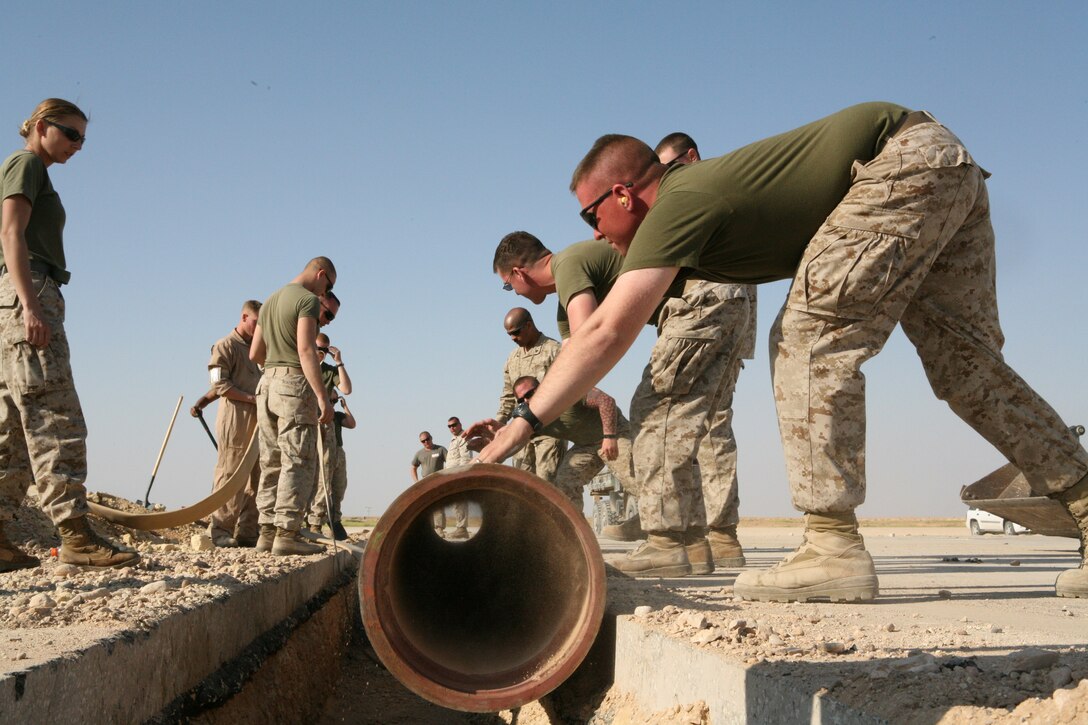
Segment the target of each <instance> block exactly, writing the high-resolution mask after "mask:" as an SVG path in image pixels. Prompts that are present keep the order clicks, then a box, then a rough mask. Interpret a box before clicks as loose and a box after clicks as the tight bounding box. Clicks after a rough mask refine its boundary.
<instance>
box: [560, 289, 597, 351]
mask: <svg viewBox="0 0 1088 725" xmlns="http://www.w3.org/2000/svg"><path fill="white" fill-rule="evenodd" d="M596 311H597V298H596V297H595V296H594V294H593V290H591V289H584V290H582V291H581V292H578V293H576V294H574V295H572V296H571V298H570V299H569V300H567V323H568V324H570V334H571V335H572V336H573V335H574V333H576V332H578V330H579V328H581V327H582V325H583V324H585V321H586V320H588V319H589V316H590V315H592V314H593V313H594V312H596ZM567 339H568V340H569V339H570V338H567Z"/></svg>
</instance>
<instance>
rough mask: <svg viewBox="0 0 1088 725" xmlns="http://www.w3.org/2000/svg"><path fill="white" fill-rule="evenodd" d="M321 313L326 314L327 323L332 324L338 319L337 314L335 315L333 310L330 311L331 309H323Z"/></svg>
mask: <svg viewBox="0 0 1088 725" xmlns="http://www.w3.org/2000/svg"><path fill="white" fill-rule="evenodd" d="M321 311H322V312H323V313H325V320H326V321H327V322H332V321H333V320H335V319H336V313H334V312H333V311H332V310H330V309H329V308H328V307H322V308H321ZM318 349H319V350H320V349H321V348H318Z"/></svg>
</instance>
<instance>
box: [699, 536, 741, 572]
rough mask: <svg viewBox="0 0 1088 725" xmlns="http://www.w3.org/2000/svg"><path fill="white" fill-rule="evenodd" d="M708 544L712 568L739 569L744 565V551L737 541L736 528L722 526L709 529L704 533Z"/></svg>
mask: <svg viewBox="0 0 1088 725" xmlns="http://www.w3.org/2000/svg"><path fill="white" fill-rule="evenodd" d="M706 538H707V541H709V542H710V551H711V553H712V554H713V555H714V566H720V567H721V568H723V569H740V568H741V567H742V566H744V564H745V563H746V562H745V561H744V549H742V548H741V547H740V541H739V540H738V539H737V527H736V526H723V527H722V528H720V529H710V530H709V531H708V532H707V533H706Z"/></svg>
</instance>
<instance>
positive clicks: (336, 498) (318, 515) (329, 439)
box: [306, 423, 348, 526]
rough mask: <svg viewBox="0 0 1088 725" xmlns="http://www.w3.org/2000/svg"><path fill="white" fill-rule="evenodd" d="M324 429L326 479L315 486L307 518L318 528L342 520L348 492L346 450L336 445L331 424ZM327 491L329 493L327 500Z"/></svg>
mask: <svg viewBox="0 0 1088 725" xmlns="http://www.w3.org/2000/svg"><path fill="white" fill-rule="evenodd" d="M322 428H323V436H324V443H325V457H324V459H323V461H322V464H323V465H324V466H325V477H324V480H322V478H321V477H320V476H319V477H318V479H317V482H316V483H315V485H314V497H313V501H312V502H311V503H310V512H309V514H308V515H307V517H306V518H307V521H308V522H309V523H311V524H314V525H318V526H320V525H321V524H323V523H325V522H328V523H330V524H333V523H336V522H337V521H339V520H340V504H341V503H342V502H343V500H344V494H345V493H347V490H348V467H347V456H345V455H344V449H343V448H342V447H341V446H339V445H337V443H336V430H335V428H334V426H333V424H332V423H329V424H328V425H325V426H322ZM326 491H327V492H328V497H327V499H326ZM330 505H331V506H332V511H331V512H330V511H329V506H330Z"/></svg>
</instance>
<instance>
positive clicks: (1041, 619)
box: [601, 527, 1088, 723]
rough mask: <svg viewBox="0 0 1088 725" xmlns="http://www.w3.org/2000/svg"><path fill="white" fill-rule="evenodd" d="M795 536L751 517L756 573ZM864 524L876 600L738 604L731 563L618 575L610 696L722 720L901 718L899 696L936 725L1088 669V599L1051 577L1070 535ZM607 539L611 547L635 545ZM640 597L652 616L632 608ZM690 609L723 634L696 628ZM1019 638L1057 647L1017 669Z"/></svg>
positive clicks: (1070, 554) (612, 583)
mask: <svg viewBox="0 0 1088 725" xmlns="http://www.w3.org/2000/svg"><path fill="white" fill-rule="evenodd" d="M800 534H801V532H800V530H799V529H789V528H770V527H768V528H758V529H753V528H747V529H746V528H744V527H742V528H741V530H740V537H741V541H742V543H743V544H744V545H745V552H746V556H747V558H748V565H749V567H752V566H754V567H767V566H771V565H772V564H774V563H776V562H777V561H779V560H780V559H781V557H782V556H783V555H784V554H785V553H787V552H789V551H791V550H793V548H794V547H796V546H797V545H798V544H799V543H800ZM863 534H864V535H865V537H866V542H867V546H868V548H869V550H870V551H871V553H872V554H873V557H874V560H875V561H876V566H877V571H878V575H879V577H880V585H881V596H880V597H879V598H878V599H877V600H876V601H875V602H873V603H870V604H830V603H818V604H817V603H809V604H778V603H752V602H744V601H741V600H736V599H734V598H733V597H732V581H733V579H734V578H735V576H736V573H737V572H735V571H732V572H717V573H715V574H714V575H710V576H705V577H685V578H678V579H672V580H660V579H658V580H630V579H627V578H626V577H612V578H610V579H609V587H610V591H609V601H610V604H609V607H610V609H609V613H610V614H611V615H615V616H616V617H617V620H616V661H615V683H614V690H615V691H617V692H621V693H629V694H630V695H631V696H632V697H634V698H636V699H637V701H638V702H639V704H640V706H641V707H642V708H643V709H645V710H647V711H651V712H653V711H657V712H660V711H665V710H668V709H669V708H672V707H674V706H676V705H683V704H685V703H692V702H696V701H699V700H702V701H704V702H705V703H706V704H707V707H708V709H709V716H710V721H711V722H714V723H722V722H729V723H761V722H767V723H778V722H800V721H806V720H807V721H810V722H836V723H839V722H842V723H873V722H886V721H901V720H902V719H903V717H904V715H903V713H902V711H899V716H896V712H897V710H896V708H897V707H903V706H904V704H908V705H912V706H913V707H915V708H921V710H922V711H923V712H925V713H928V714H927V715H926V717H925V718H923V719H921V720H918V721H920V722H922V721H926V722H932V721H935V720H934V719H932V718H930V716H931V715H933V714H934V713H946V712H948V711H951V710H953V709H955V708H964V707H968V708H970V707H982V706H988V707H1011V706H1015V705H1016V703H1017V702H1019V701H1020V700H1026V699H1028V698H1030V697H1033V696H1034V697H1047V696H1049V694H1050V693H1051V692H1052V691H1053V690H1054V689H1055V688H1056V687H1062V686H1063V684H1065V682H1068V681H1070V680H1071V681H1072V684H1076V681H1077V679H1078V678H1079V677H1088V600H1083V599H1065V598H1058V597H1055V596H1054V593H1053V592H1054V590H1053V582H1054V579H1055V578H1056V577H1057V575H1058V573H1059V572H1060V571H1062V570H1064V569H1068V568H1071V567H1074V566H1076V564H1077V563H1078V560H1079V557H1078V555H1077V542H1076V541H1075V540H1072V539H1066V538H1055V537H1043V536H1019V537H1005V536H1001V535H998V536H982V537H972V536H970V535H968V534H967V532H966V530H965V529H958V528H955V529H952V528H947V529H923V528H897V529H868V530H863ZM601 545H602V550H603V551H604V552H605V555H606V557H607V556H608V555H609V554H610V553H614V552H615V553H619V552H622V551H624V550H627V549H630V548H631V546H633V545H629V544H617V543H615V542H610V541H607V540H602V541H601ZM640 604H644V605H648V606H650V607H652V608H653V610H654V611H653V613H651V614H650V615H647V616H642V617H635V616H631V613H632V612H633V611H634V608H635V607H636V606H639V605H640ZM693 612H694V613H698V614H699V615H705V618H706V619H707V621H706V623H705V626H704V627H702V630H713V629H714V628H719V629H720V630H721V632H720V633H719V634H720V635H721V637H720V638H719V639H713V638H712V637H713V635H709V636H708V634H707V632H706V631H701V630H700V628H699V627H698V626H692V624H691V623H692V622H695V621H697V620H698V617H692V616H691V613H693ZM738 623H739V624H738ZM700 638H702V639H707V638H710V639H711V641H709V642H707V643H705V644H701V643H697V642H694V641H693V639H696V640H697V639H700ZM1026 647H1035V648H1042V649H1044V650H1049V651H1050V652H1051V653H1056V655H1055V656H1054V661H1053V662H1051V663H1050V665H1048V666H1047V667H1043V666H1039V667H1033V668H1032V669H1033V670H1036V671H1033V672H1030V673H1028V674H1027V675H1024V674H1023V673H1018V672H1017V671H1016V669H1015V668H1016V667H1018V666H1022V665H1017V664H1016V662H1015V658H1016V656H1017V653H1019V652H1022V651H1023V650H1024V649H1025V648H1026ZM832 652H841V654H833V653H832ZM911 657H913V658H914V659H910V658H911ZM957 667H958V668H959V669H956V668H957ZM912 668H913V669H916V670H917V671H910V670H912ZM1063 668H1064V669H1066V670H1068V671H1069V672H1068V674H1065V673H1063V672H1061V671H1060V670H1061V669H1063ZM874 673H875V674H874ZM1052 673H1055V674H1052ZM1066 678H1068V679H1066ZM1063 680H1064V681H1065V682H1063ZM1017 698H1019V699H1017ZM926 718H930V719H926Z"/></svg>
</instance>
